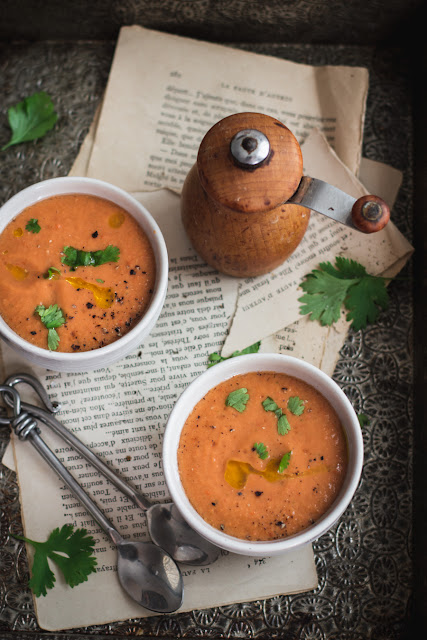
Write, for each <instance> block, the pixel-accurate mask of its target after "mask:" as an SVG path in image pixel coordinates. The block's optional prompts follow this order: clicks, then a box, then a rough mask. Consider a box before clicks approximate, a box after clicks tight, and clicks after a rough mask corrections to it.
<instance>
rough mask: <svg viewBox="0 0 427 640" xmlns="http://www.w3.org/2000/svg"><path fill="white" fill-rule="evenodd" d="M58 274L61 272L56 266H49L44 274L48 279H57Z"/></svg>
mask: <svg viewBox="0 0 427 640" xmlns="http://www.w3.org/2000/svg"><path fill="white" fill-rule="evenodd" d="M58 274H59V275H61V272H60V270H59V269H57V268H56V267H49V269H48V270H47V273H45V274H44V276H43V278H45V279H46V280H56V279H57V278H58Z"/></svg>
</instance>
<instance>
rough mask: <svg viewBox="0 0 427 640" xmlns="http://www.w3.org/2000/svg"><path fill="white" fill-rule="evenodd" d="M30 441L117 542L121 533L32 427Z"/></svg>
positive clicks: (113, 540)
mask: <svg viewBox="0 0 427 640" xmlns="http://www.w3.org/2000/svg"><path fill="white" fill-rule="evenodd" d="M26 439H27V440H29V441H30V442H31V444H32V445H33V447H34V448H35V449H37V451H38V452H39V453H40V455H41V456H42V458H44V460H46V462H47V463H48V465H49V466H50V467H51V468H52V469H53V470H54V471H56V473H57V474H58V476H59V477H60V478H61V479H62V480H63V481H64V482H65V484H66V485H67V487H68V488H69V489H70V490H71V491H72V492H73V494H74V495H75V496H76V498H77V499H78V500H79V501H80V502H81V503H82V504H83V505H84V506H85V507H86V509H87V510H88V511H89V513H90V515H91V516H93V518H95V520H96V521H97V523H98V524H99V525H100V526H101V527H102V528H103V529H104V531H105V533H106V534H107V536H108V537H109V538H110V540H111V541H112V542H113V543H114V544H116V545H117V544H118V543H119V542H120V540H122V537H121V535H120V534H119V532H118V531H117V529H115V528H114V527H113V525H112V524H111V522H110V521H109V520H108V518H106V517H105V515H104V514H103V513H102V511H101V509H99V507H98V506H97V505H96V504H95V503H94V502H92V499H91V498H89V496H88V495H87V493H86V492H85V491H84V490H83V489H82V487H81V486H80V485H79V483H78V482H77V480H75V479H74V478H73V476H72V475H71V473H70V472H69V471H68V470H67V469H66V468H65V467H64V465H63V464H62V462H61V461H60V460H59V459H58V458H57V457H56V455H55V454H54V453H53V451H52V450H51V449H49V447H48V446H47V444H46V443H45V442H44V440H42V438H41V437H40V435H39V434H38V433H37V430H36V429H33V430H32V431H31V432H30V433H29V434H28V436H27V438H26Z"/></svg>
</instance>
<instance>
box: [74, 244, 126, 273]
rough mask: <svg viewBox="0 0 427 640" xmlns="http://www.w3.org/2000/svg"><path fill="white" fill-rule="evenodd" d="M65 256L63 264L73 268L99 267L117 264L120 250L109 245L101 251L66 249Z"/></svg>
mask: <svg viewBox="0 0 427 640" xmlns="http://www.w3.org/2000/svg"><path fill="white" fill-rule="evenodd" d="M63 252H64V253H65V255H64V256H62V258H61V262H62V264H66V265H67V266H68V267H72V269H73V270H75V269H76V267H98V266H99V265H100V264H105V263H106V262H117V261H118V259H119V258H120V249H119V248H118V247H114V246H113V245H112V244H109V245H108V247H106V248H105V249H100V250H99V251H83V250H82V249H76V248H75V247H64V249H63Z"/></svg>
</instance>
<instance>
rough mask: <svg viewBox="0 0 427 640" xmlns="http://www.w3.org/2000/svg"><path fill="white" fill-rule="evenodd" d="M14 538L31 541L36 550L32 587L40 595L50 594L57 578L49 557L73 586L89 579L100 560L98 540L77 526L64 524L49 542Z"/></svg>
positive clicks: (54, 532)
mask: <svg viewBox="0 0 427 640" xmlns="http://www.w3.org/2000/svg"><path fill="white" fill-rule="evenodd" d="M14 538H17V539H18V540H24V541H25V542H28V543H29V544H31V545H33V547H34V548H35V550H36V551H35V554H34V561H33V566H32V571H31V573H32V577H31V580H30V581H29V586H30V588H31V589H32V590H33V592H34V594H35V595H36V596H37V597H39V596H45V595H47V590H48V589H52V587H53V586H54V583H55V580H56V579H55V575H54V573H53V571H52V570H51V569H50V567H49V563H48V558H50V559H51V560H53V562H55V563H56V564H57V566H58V567H59V569H60V570H61V572H62V574H63V576H64V578H65V582H66V583H67V584H68V585H69V586H70V587H75V586H77V585H78V584H80V583H82V582H86V581H87V578H88V575H89V574H90V573H93V572H95V571H96V569H95V567H96V565H97V561H96V558H95V557H94V556H93V555H92V553H93V549H94V547H95V540H94V539H93V538H92V536H89V535H87V531H86V529H75V530H74V527H73V525H71V524H64V525H63V527H61V529H59V528H57V529H54V530H53V531H52V532H51V534H50V535H49V538H48V539H47V540H46V542H35V541H34V540H30V539H29V538H25V537H24V536H17V535H14ZM64 554H65V555H64Z"/></svg>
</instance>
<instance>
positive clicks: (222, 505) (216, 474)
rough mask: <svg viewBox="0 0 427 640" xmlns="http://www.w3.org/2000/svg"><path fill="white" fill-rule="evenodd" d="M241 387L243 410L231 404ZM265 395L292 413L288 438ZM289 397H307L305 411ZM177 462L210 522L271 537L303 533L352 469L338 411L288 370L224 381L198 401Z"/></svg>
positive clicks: (246, 535)
mask: <svg viewBox="0 0 427 640" xmlns="http://www.w3.org/2000/svg"><path fill="white" fill-rule="evenodd" d="M237 389H247V394H248V395H249V399H248V401H247V403H246V405H245V407H244V409H243V410H242V411H238V410H237V409H235V408H233V407H232V406H226V400H227V398H228V397H229V394H230V393H231V392H233V391H236V390H237ZM266 398H272V399H273V400H274V401H275V403H277V405H278V407H279V408H280V409H282V413H283V414H285V415H286V418H287V420H288V423H289V427H290V428H289V430H288V431H287V433H286V434H285V435H280V433H279V429H278V415H280V411H279V412H278V413H275V412H274V411H271V410H270V411H267V410H266V409H265V408H264V406H263V404H262V403H263V401H265V400H266ZM290 398H299V399H300V401H302V404H303V412H302V413H301V415H294V414H293V413H292V412H291V411H290V410H289V408H288V401H289V399H290ZM290 406H292V405H290ZM240 408H241V407H240ZM254 444H256V445H257V447H254ZM260 444H262V445H264V448H265V450H266V451H267V456H265V454H263V456H264V457H263V458H261V457H260V455H259V452H261V453H262V452H263V448H262V447H261V448H260V447H259V445H260ZM289 452H291V453H290V454H289ZM285 454H288V455H287V456H286V459H285V461H284V462H285V468H284V470H282V471H281V473H280V472H279V470H278V469H279V463H280V461H281V460H282V459H283V456H284V455H285ZM287 461H288V464H287V466H286V462H287ZM178 466H179V473H180V477H181V480H182V483H183V486H184V490H185V491H186V494H187V496H188V498H189V500H190V502H191V503H192V505H193V507H194V508H195V509H196V511H198V513H199V514H200V515H201V516H202V517H203V519H204V520H205V521H206V522H208V523H209V524H211V525H212V526H213V527H216V528H217V529H220V530H222V531H224V532H225V533H227V534H229V535H231V536H235V537H237V538H242V539H245V540H252V541H255V540H263V541H267V540H274V539H277V538H283V537H286V536H289V535H292V534H295V533H298V532H299V531H301V530H303V529H305V528H307V527H309V526H310V525H312V524H314V523H315V522H316V520H318V519H319V518H320V517H321V516H322V515H323V514H324V513H325V512H326V511H327V510H328V508H329V507H330V506H331V505H332V503H333V502H334V499H335V498H336V496H337V495H338V493H339V491H340V488H341V486H342V483H343V481H344V477H345V474H346V469H347V443H346V438H345V434H344V430H343V428H342V426H341V424H340V421H339V418H338V416H337V414H336V412H335V410H334V409H333V408H332V406H331V405H330V403H329V402H328V401H327V400H326V398H324V397H323V396H322V395H321V394H320V393H319V392H318V391H316V390H315V389H314V388H313V387H312V386H311V385H309V384H307V383H306V382H304V381H303V380H299V379H297V378H294V377H292V376H288V375H286V374H282V373H275V372H268V371H267V372H266V371H263V372H252V373H247V374H242V375H237V376H234V377H233V378H230V379H229V380H227V381H225V382H223V383H221V384H219V385H218V386H216V387H214V388H213V389H211V390H210V391H209V392H208V393H207V394H206V395H205V396H204V397H203V398H202V400H200V402H198V404H197V405H196V407H195V408H194V409H193V411H192V412H191V414H190V415H189V417H188V419H187V421H186V423H185V425H184V428H183V430H182V433H181V438H180V443H179V449H178ZM230 469H231V472H230Z"/></svg>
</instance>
